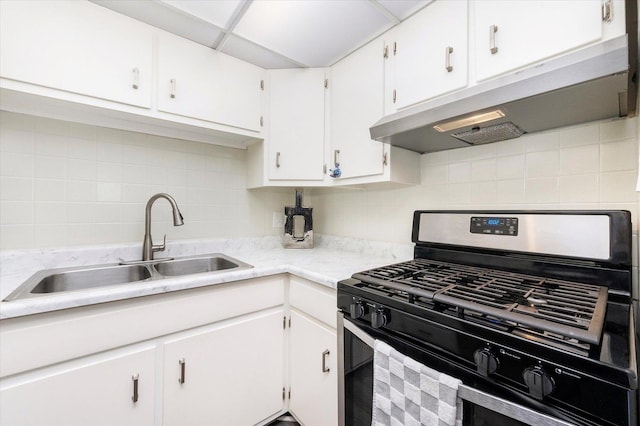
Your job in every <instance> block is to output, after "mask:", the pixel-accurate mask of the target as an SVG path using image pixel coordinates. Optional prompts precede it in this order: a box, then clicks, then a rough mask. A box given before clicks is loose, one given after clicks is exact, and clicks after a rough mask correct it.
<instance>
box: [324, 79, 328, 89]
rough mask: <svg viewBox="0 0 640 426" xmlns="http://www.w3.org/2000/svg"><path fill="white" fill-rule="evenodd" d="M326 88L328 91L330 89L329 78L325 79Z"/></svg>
mask: <svg viewBox="0 0 640 426" xmlns="http://www.w3.org/2000/svg"><path fill="white" fill-rule="evenodd" d="M324 88H325V89H328V88H329V79H328V78H325V79H324Z"/></svg>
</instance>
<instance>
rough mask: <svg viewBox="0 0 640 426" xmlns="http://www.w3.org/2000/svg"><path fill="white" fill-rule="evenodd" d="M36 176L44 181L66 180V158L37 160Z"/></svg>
mask: <svg viewBox="0 0 640 426" xmlns="http://www.w3.org/2000/svg"><path fill="white" fill-rule="evenodd" d="M35 176H36V177H37V178H43V179H66V178H67V159H66V158H65V157H42V156H39V155H37V156H36V158H35Z"/></svg>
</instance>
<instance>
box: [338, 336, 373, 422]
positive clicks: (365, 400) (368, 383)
mask: <svg viewBox="0 0 640 426" xmlns="http://www.w3.org/2000/svg"><path fill="white" fill-rule="evenodd" d="M344 358H345V359H344V375H345V377H344V387H345V389H344V391H345V400H346V401H348V403H346V404H345V425H346V426H371V409H372V406H373V349H372V348H370V347H369V346H368V345H367V344H366V343H364V342H363V341H361V340H360V339H358V338H357V337H356V336H355V335H354V334H353V333H351V332H350V331H349V330H347V329H345V330H344Z"/></svg>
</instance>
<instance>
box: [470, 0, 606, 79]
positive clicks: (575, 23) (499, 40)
mask: <svg viewBox="0 0 640 426" xmlns="http://www.w3.org/2000/svg"><path fill="white" fill-rule="evenodd" d="M474 7H475V33H474V38H475V40H476V46H475V49H476V51H475V58H476V77H477V80H484V79H486V78H489V77H493V76H496V75H499V74H502V73H505V72H508V71H511V70H514V69H516V68H519V67H523V66H526V65H528V64H531V63H533V62H536V61H539V60H542V59H545V58H548V57H551V56H553V55H557V54H560V53H563V52H566V51H568V50H571V49H574V48H577V47H579V46H582V45H585V44H587V43H590V42H594V41H597V40H599V39H600V38H601V36H602V12H601V2H599V1H582V0H577V1H565V0H554V1H533V0H521V1H512V2H509V1H500V0H497V1H490V0H478V1H475V2H474Z"/></svg>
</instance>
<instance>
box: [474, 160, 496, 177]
mask: <svg viewBox="0 0 640 426" xmlns="http://www.w3.org/2000/svg"><path fill="white" fill-rule="evenodd" d="M496 168H497V162H496V159H495V158H489V159H486V160H478V161H474V162H473V163H471V180H472V181H473V182H477V181H487V180H492V181H495V180H496V173H497V172H496Z"/></svg>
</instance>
